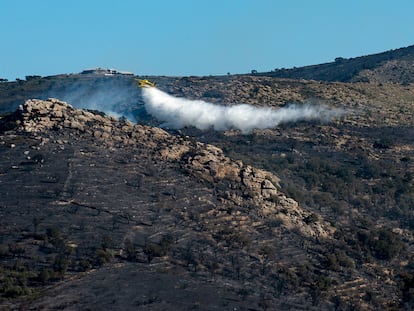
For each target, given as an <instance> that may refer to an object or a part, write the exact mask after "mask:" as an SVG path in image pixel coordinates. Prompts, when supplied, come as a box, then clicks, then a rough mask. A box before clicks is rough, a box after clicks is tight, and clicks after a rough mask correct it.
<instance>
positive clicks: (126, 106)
mask: <svg viewBox="0 0 414 311" xmlns="http://www.w3.org/2000/svg"><path fill="white" fill-rule="evenodd" d="M138 96H139V91H138V90H137V87H136V86H135V84H134V83H131V79H121V78H118V79H117V78H113V77H104V78H101V79H84V80H81V79H79V80H75V81H63V82H62V84H61V85H58V86H57V87H54V88H52V89H50V90H48V91H47V93H46V94H44V95H43V96H42V97H44V98H48V97H56V98H59V99H61V100H64V101H66V102H68V103H70V104H71V105H73V106H74V107H75V108H79V109H90V110H98V111H102V112H104V113H105V114H107V115H110V116H113V117H116V118H120V117H125V118H127V119H129V120H131V121H135V117H134V116H133V112H134V109H136V108H137V97H138Z"/></svg>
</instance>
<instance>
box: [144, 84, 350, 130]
mask: <svg viewBox="0 0 414 311" xmlns="http://www.w3.org/2000/svg"><path fill="white" fill-rule="evenodd" d="M142 95H143V98H144V102H145V108H146V110H147V111H148V113H150V114H151V115H153V116H154V117H156V118H157V119H158V120H159V121H162V122H164V123H163V124H162V126H164V127H169V128H172V129H180V128H183V127H185V126H195V127H196V128H198V129H201V130H205V129H208V128H214V129H215V130H229V129H239V130H241V131H242V133H245V134H246V133H249V132H251V131H252V130H253V129H266V128H273V127H276V126H278V125H279V124H281V123H287V122H295V121H300V120H322V121H329V120H331V119H332V118H334V117H337V116H340V115H341V114H343V111H342V110H340V109H329V108H327V107H325V106H321V105H309V104H305V105H290V106H288V107H283V108H279V109H274V108H270V107H255V106H251V105H246V104H240V105H233V106H223V105H217V104H212V103H208V102H205V101H202V100H189V99H185V98H177V97H174V96H171V95H169V94H167V93H165V92H162V91H160V90H159V89H157V88H153V87H151V88H143V89H142Z"/></svg>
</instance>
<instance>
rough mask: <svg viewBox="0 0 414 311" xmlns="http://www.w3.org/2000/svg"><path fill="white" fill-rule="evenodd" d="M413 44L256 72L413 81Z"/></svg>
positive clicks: (310, 77) (347, 79) (314, 77)
mask: <svg viewBox="0 0 414 311" xmlns="http://www.w3.org/2000/svg"><path fill="white" fill-rule="evenodd" d="M413 64H414V46H413V45H412V46H409V47H406V48H400V49H395V50H390V51H386V52H382V53H378V54H372V55H366V56H360V57H354V58H343V57H337V58H336V59H335V61H334V62H330V63H325V64H318V65H311V66H305V67H298V68H296V67H295V68H292V69H275V70H273V71H271V72H268V73H260V74H259V75H264V76H271V77H277V78H290V79H305V80H319V81H340V82H357V81H362V82H381V83H385V82H393V83H403V84H407V83H412V82H414V78H413V73H414V69H413V68H414V67H413Z"/></svg>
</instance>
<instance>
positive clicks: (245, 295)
mask: <svg viewBox="0 0 414 311" xmlns="http://www.w3.org/2000/svg"><path fill="white" fill-rule="evenodd" d="M0 124H1V144H0V152H1V154H2V156H1V163H0V165H1V166H0V171H1V175H0V182H1V184H2V187H1V188H0V191H1V197H2V203H1V204H2V205H1V210H0V213H1V214H0V216H1V217H0V219H1V226H0V228H1V229H0V230H1V236H2V241H1V245H0V250H1V252H0V255H1V265H2V269H1V272H2V274H1V278H2V284H3V285H2V287H1V293H2V298H1V302H0V305H1V306H2V307H4V308H11V309H26V308H29V306H30V308H31V309H68V310H76V309H88V308H91V307H95V308H108V306H111V308H112V309H123V310H129V309H130V310H136V309H145V310H148V309H150V310H165V309H172V308H177V307H179V308H180V309H191V308H199V309H202V310H203V309H204V310H211V309H217V308H218V309H222V308H231V309H233V308H238V309H275V310H277V309H281V308H283V309H292V310H297V309H303V308H305V309H308V310H309V309H311V310H312V309H314V310H321V309H327V310H328V309H333V308H340V309H342V308H348V307H350V306H353V307H357V308H364V309H372V310H373V309H378V308H381V309H387V308H393V307H397V306H400V305H401V304H402V301H403V300H406V297H405V296H404V295H405V292H404V290H405V288H409V284H408V283H407V285H404V284H405V283H404V284H403V283H401V282H402V281H403V280H405V279H404V278H403V276H402V275H401V273H402V272H403V270H404V269H403V266H401V264H400V263H401V262H402V261H409V260H410V245H411V240H409V239H408V237H406V238H402V234H404V233H403V232H398V231H395V232H394V231H391V230H389V229H387V227H386V226H379V227H377V228H376V229H375V230H374V231H368V229H369V228H370V227H369V224H367V223H365V224H362V223H361V224H360V227H359V229H358V230H357V232H358V234H361V235H362V234H365V235H364V236H365V238H366V240H361V239H360V237H359V236H358V237H357V236H353V233H352V232H348V233H347V230H348V227H347V226H343V227H342V223H341V222H337V223H336V224H335V227H336V228H335V227H333V226H332V222H331V221H327V219H325V216H324V215H323V214H324V213H323V212H321V213H320V212H317V211H316V210H313V211H311V210H309V209H308V208H304V207H303V206H302V205H299V204H298V203H297V202H296V201H295V200H293V199H290V198H288V197H287V196H286V195H285V194H283V192H281V190H280V187H279V183H284V182H285V181H283V180H280V179H279V178H278V177H276V175H275V174H273V173H270V172H267V171H264V170H261V169H257V168H255V167H254V166H251V165H247V164H244V162H242V161H240V160H239V161H235V160H232V159H230V158H228V157H226V156H225V155H224V154H223V152H222V151H221V150H220V149H219V148H217V147H214V146H212V145H208V144H203V143H199V142H196V141H195V140H193V139H192V138H190V137H188V136H182V135H179V136H175V135H171V134H168V133H167V132H165V131H164V130H161V129H158V128H153V127H147V126H142V125H133V124H132V123H129V122H127V121H122V120H121V121H118V120H116V119H114V118H110V117H106V116H103V115H102V114H97V113H92V112H90V111H82V110H76V109H74V108H73V107H71V106H70V105H68V104H66V103H64V102H61V101H59V100H55V99H51V100H47V101H41V100H29V101H27V102H26V103H25V104H24V105H23V106H22V107H21V108H20V109H19V110H18V111H16V112H15V113H14V114H12V115H9V116H7V117H5V118H3V119H1V120H0ZM17 192H18V193H19V194H17ZM355 216H356V215H355ZM407 239H408V240H407ZM375 241H380V242H381V243H377V242H375ZM358 247H360V248H363V249H361V250H360V251H358V250H357V248H358ZM365 248H366V249H365ZM397 254H398V257H396V255H397ZM366 256H368V257H366ZM369 256H374V257H370V258H372V259H370V260H368V258H369ZM408 280H409V277H408V276H407V282H408ZM404 286H408V287H404Z"/></svg>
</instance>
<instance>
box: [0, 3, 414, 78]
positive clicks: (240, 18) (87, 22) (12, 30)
mask: <svg viewBox="0 0 414 311" xmlns="http://www.w3.org/2000/svg"><path fill="white" fill-rule="evenodd" d="M413 12H414V1H412V0H394V1H390V0H386V1H385V0H347V1H341V0H313V1H311V0H280V1H279V0H146V1H143V0H113V1H111V0H65V1H63V0H0V23H1V26H2V27H1V36H0V38H1V46H0V78H7V79H9V80H14V79H16V78H24V77H25V76H26V75H42V76H46V75H54V74H59V73H77V72H80V71H82V70H83V69H85V68H91V67H99V66H100V67H104V68H116V69H119V70H125V71H132V72H134V73H135V74H139V75H177V76H184V75H220V74H226V73H227V72H230V73H232V74H233V73H248V72H250V71H251V70H252V69H255V70H258V71H269V70H272V69H274V68H282V67H286V68H289V67H293V66H297V67H298V66H303V65H311V64H317V63H322V62H329V61H333V60H334V58H335V57H339V56H341V57H355V56H361V55H366V54H372V53H378V52H382V51H386V50H390V49H394V48H399V47H405V46H409V45H413V44H414V18H413Z"/></svg>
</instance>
